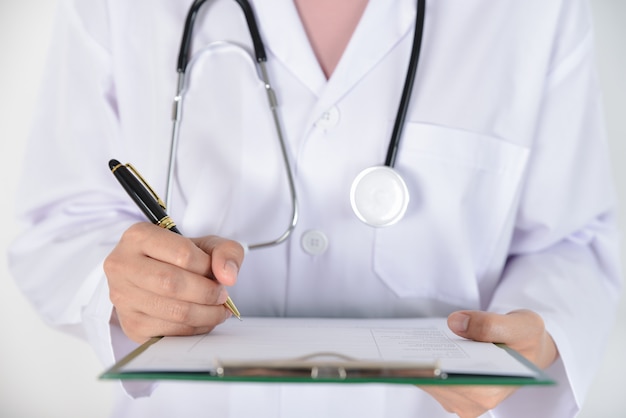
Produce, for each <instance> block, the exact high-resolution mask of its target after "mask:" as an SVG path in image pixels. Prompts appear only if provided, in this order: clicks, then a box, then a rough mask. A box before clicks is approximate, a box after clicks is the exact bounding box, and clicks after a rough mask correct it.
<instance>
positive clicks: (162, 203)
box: [125, 163, 167, 209]
mask: <svg viewBox="0 0 626 418" xmlns="http://www.w3.org/2000/svg"><path fill="white" fill-rule="evenodd" d="M125 165H126V167H127V168H128V169H129V170H130V171H132V172H133V174H134V175H135V177H137V179H138V180H139V181H140V182H141V183H142V184H143V185H144V187H145V188H146V189H147V190H148V191H149V192H150V194H151V195H152V196H153V197H154V200H156V201H157V203H158V204H159V206H161V207H162V208H163V209H167V208H166V207H165V202H163V201H162V200H161V198H160V197H159V195H158V194H156V192H155V191H154V189H153V188H152V187H150V185H149V184H148V182H147V181H146V179H144V178H143V176H142V175H141V174H139V171H137V169H136V168H135V167H133V165H132V164H131V163H126V164H125Z"/></svg>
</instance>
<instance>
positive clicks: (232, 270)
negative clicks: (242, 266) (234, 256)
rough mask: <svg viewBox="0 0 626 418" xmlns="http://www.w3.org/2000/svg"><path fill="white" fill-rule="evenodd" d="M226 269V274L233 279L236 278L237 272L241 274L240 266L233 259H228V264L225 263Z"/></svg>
mask: <svg viewBox="0 0 626 418" xmlns="http://www.w3.org/2000/svg"><path fill="white" fill-rule="evenodd" d="M224 270H225V271H226V274H228V275H229V276H230V277H231V278H233V279H236V278H237V274H239V266H238V265H237V263H235V262H234V261H233V260H228V261H227V262H226V264H224Z"/></svg>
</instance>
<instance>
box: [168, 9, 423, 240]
mask: <svg viewBox="0 0 626 418" xmlns="http://www.w3.org/2000/svg"><path fill="white" fill-rule="evenodd" d="M235 1H236V2H237V4H239V6H240V7H241V10H242V11H243V13H244V16H245V19H246V23H247V26H248V30H249V32H250V36H251V38H252V43H253V46H254V52H255V58H256V62H257V65H258V66H259V69H260V74H261V76H262V79H263V81H264V83H265V87H266V90H267V94H268V98H269V103H270V108H271V109H272V113H273V117H274V122H275V125H276V129H277V134H278V137H279V142H280V145H281V150H282V154H283V159H284V162H285V166H286V170H287V176H288V178H289V188H290V192H291V196H292V204H293V212H292V221H291V224H290V226H289V227H288V229H287V230H286V231H285V232H284V233H283V235H282V236H280V237H279V238H277V239H276V240H274V241H270V242H267V243H261V244H258V245H255V246H250V248H253V247H265V246H270V245H275V244H278V243H280V242H282V241H284V240H285V239H286V238H287V237H288V236H289V235H290V234H291V232H292V231H293V229H294V228H295V225H296V223H297V218H298V210H297V199H296V191H295V184H294V179H293V174H292V172H291V165H290V163H289V160H288V157H287V151H286V145H285V141H284V136H283V134H282V129H281V127H280V122H279V120H278V119H279V118H278V112H277V107H278V105H277V102H276V95H275V93H274V91H273V89H272V88H271V85H270V83H269V79H268V74H267V71H266V67H265V64H266V62H267V54H266V51H265V46H264V44H263V42H262V40H261V35H260V33H259V27H258V24H257V21H256V19H255V17H254V12H253V9H252V7H251V6H250V3H249V2H248V1H247V0H235ZM205 3H206V0H194V2H193V3H192V5H191V7H190V9H189V11H188V13H187V17H186V20H185V27H184V30H183V37H182V40H181V44H180V49H179V53H178V60H177V72H178V87H177V94H176V97H175V99H174V108H173V117H172V119H173V121H174V126H173V133H172V143H171V148H170V162H169V168H168V178H167V182H166V194H165V199H166V203H168V204H169V197H170V191H171V186H172V182H171V178H172V176H173V170H174V164H175V163H174V160H175V154H176V149H177V147H178V132H179V122H180V111H181V104H182V100H183V90H184V79H185V72H186V70H187V66H188V64H189V61H190V50H191V42H192V37H193V29H194V25H195V22H196V18H197V16H198V12H199V10H200V8H201V7H202V5H204V4H205ZM425 15H426V0H417V16H416V21H415V31H414V37H413V44H412V47H411V56H410V59H409V65H408V68H407V74H406V78H405V82H404V86H403V88H402V95H401V98H400V104H399V106H398V112H397V115H396V119H395V122H394V126H393V131H392V134H391V138H390V140H389V146H388V149H387V155H386V159H385V163H384V165H383V166H374V167H370V168H369V169H366V170H363V171H362V172H361V173H360V174H359V175H358V176H357V178H356V179H355V181H354V182H353V184H352V188H351V191H350V200H351V203H352V207H353V210H354V212H355V214H356V215H357V217H358V218H359V219H360V220H362V221H363V222H365V223H366V224H368V225H371V226H375V227H378V226H388V225H393V224H394V223H396V222H397V221H398V220H399V219H401V218H402V217H403V216H404V213H405V211H406V209H407V205H408V201H409V192H408V188H407V186H406V184H405V182H404V180H403V179H402V177H401V175H400V174H399V173H398V172H397V171H395V169H394V168H393V167H394V165H395V162H396V156H397V153H398V148H399V145H400V139H401V137H402V130H403V127H404V125H405V120H406V115H407V112H408V108H409V103H410V99H411V96H412V94H411V93H412V90H413V86H414V84H415V78H416V74H417V67H418V63H419V58H420V54H421V46H422V39H423V33H424V20H425ZM383 189H388V190H391V191H392V192H391V195H388V193H385V192H383V193H382V194H381V190H383ZM381 196H387V197H383V199H384V200H381ZM381 204H382V206H380V205H381ZM381 208H382V212H381Z"/></svg>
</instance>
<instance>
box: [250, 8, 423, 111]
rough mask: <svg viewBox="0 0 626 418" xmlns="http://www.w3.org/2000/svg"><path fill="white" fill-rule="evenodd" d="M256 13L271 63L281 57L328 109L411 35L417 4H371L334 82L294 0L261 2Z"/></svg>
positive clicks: (323, 107) (348, 47)
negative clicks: (325, 73)
mask: <svg viewBox="0 0 626 418" xmlns="http://www.w3.org/2000/svg"><path fill="white" fill-rule="evenodd" d="M394 3H395V4H394ZM398 6H399V7H398ZM255 12H256V15H257V18H258V19H259V22H260V23H259V26H260V31H261V34H262V36H263V38H264V41H265V44H266V48H267V49H268V50H269V51H270V55H271V56H270V57H269V58H268V60H270V59H276V60H277V61H279V62H280V63H281V64H282V65H283V66H285V67H286V68H287V70H289V71H290V72H291V74H293V75H294V76H296V77H298V78H299V79H300V80H301V82H302V83H303V84H305V85H306V86H307V87H308V88H309V89H310V90H311V91H312V92H313V93H314V94H315V95H316V96H317V97H318V99H319V100H318V106H319V107H320V110H323V109H325V108H326V107H327V106H331V105H332V104H334V103H335V102H337V101H338V100H339V99H341V97H342V96H343V95H345V94H346V93H347V92H348V91H349V90H350V89H351V88H352V87H353V86H354V85H355V84H356V83H357V82H358V81H359V80H360V79H361V78H362V77H363V76H364V75H365V74H366V73H367V72H369V71H370V70H371V69H372V68H373V67H374V66H375V65H376V64H377V63H378V62H380V61H381V60H382V59H383V57H384V56H385V55H386V54H387V53H388V52H389V51H390V50H391V49H392V48H393V47H394V46H395V45H397V44H398V42H399V41H400V40H401V39H402V38H403V37H404V36H407V34H409V32H411V29H412V28H413V25H414V22H415V12H416V2H415V1H414V0H396V1H389V0H370V1H369V3H368V6H367V8H366V9H365V12H364V13H363V16H362V18H361V21H360V22H359V25H358V26H357V28H356V30H355V32H354V34H353V36H352V39H351V40H350V43H349V44H348V46H347V48H346V50H345V51H344V54H343V56H342V58H341V60H340V62H339V64H338V65H337V68H336V69H335V71H334V73H333V74H332V76H331V78H330V79H329V80H328V81H327V80H326V78H325V76H324V73H323V72H322V70H321V67H320V65H319V63H318V61H317V58H316V57H315V54H314V53H313V49H312V48H311V46H310V43H309V40H308V38H307V35H306V32H305V30H304V27H303V25H302V23H301V21H300V17H299V15H298V11H297V9H296V7H295V5H294V3H293V1H292V0H275V1H258V2H256V3H255ZM268 65H271V64H270V63H268ZM407 65H408V57H407Z"/></svg>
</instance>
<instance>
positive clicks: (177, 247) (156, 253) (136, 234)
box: [120, 222, 211, 277]
mask: <svg viewBox="0 0 626 418" xmlns="http://www.w3.org/2000/svg"><path fill="white" fill-rule="evenodd" d="M120 245H122V246H126V245H127V246H132V247H134V248H138V249H139V251H140V252H141V253H142V254H143V255H145V256H148V257H150V258H153V259H156V260H160V261H162V262H164V263H168V264H171V265H174V266H177V267H180V268H182V269H185V270H188V271H191V272H194V273H196V274H199V275H202V276H205V277H209V275H210V273H211V258H210V256H209V255H208V254H207V253H206V252H204V251H202V250H201V249H200V248H198V247H197V246H196V245H195V244H194V243H193V241H191V240H190V239H188V238H185V237H183V236H182V235H179V234H175V233H172V232H171V231H168V230H166V229H163V228H160V227H158V226H156V225H153V224H150V223H147V222H140V223H137V224H135V225H132V226H131V227H130V228H128V229H127V230H126V232H124V234H123V235H122V238H121V239H120Z"/></svg>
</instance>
